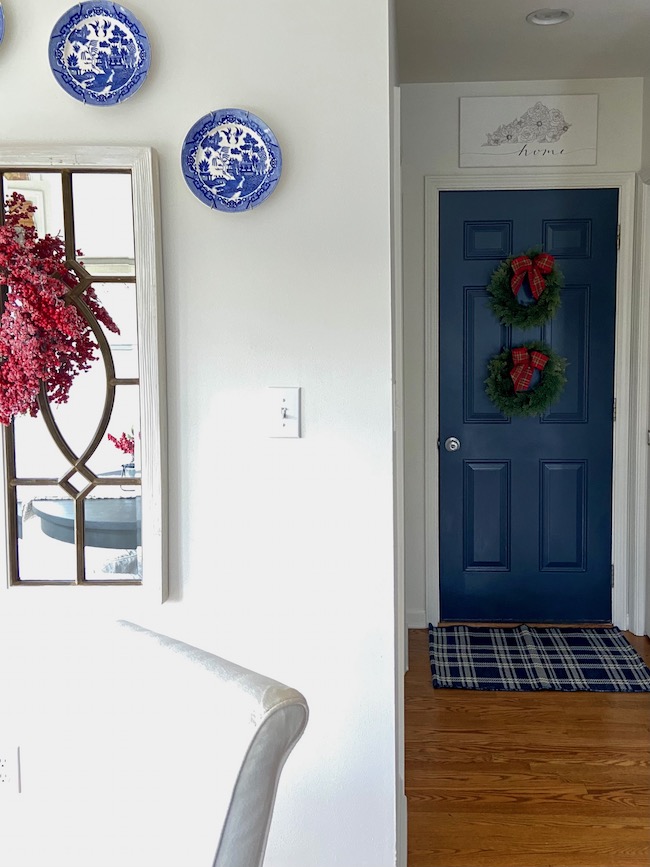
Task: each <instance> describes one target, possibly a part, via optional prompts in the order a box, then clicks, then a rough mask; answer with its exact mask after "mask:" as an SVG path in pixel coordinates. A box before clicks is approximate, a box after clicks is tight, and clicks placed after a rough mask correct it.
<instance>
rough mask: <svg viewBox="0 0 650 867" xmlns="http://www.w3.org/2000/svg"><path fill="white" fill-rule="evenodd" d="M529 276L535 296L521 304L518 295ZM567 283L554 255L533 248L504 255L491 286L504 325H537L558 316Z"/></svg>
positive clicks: (521, 326)
mask: <svg viewBox="0 0 650 867" xmlns="http://www.w3.org/2000/svg"><path fill="white" fill-rule="evenodd" d="M526 278H527V279H528V285H529V286H530V291H531V294H532V296H533V298H534V299H535V300H534V302H532V303H530V304H521V303H520V302H519V300H518V298H517V295H518V293H519V290H520V289H521V286H522V284H523V282H524V279H526ZM563 285H564V278H563V276H562V273H561V272H560V270H559V269H558V267H557V265H556V264H555V259H554V257H553V256H551V254H550V253H542V252H540V250H539V249H538V248H533V249H531V250H527V251H526V252H525V253H522V254H521V255H519V256H509V257H508V258H507V259H504V260H503V262H501V264H500V265H499V266H498V268H497V269H496V270H495V271H494V273H493V274H492V278H491V280H490V283H489V285H488V287H487V290H488V292H489V293H490V295H491V296H492V297H491V298H490V306H491V308H492V311H493V312H494V314H495V316H496V317H497V319H498V320H499V322H501V324H502V325H514V326H515V327H516V328H533V327H535V326H536V325H543V324H544V323H545V322H548V321H549V319H552V318H553V317H554V316H555V314H556V313H557V311H558V309H559V307H560V303H561V299H560V290H561V288H562V286H563Z"/></svg>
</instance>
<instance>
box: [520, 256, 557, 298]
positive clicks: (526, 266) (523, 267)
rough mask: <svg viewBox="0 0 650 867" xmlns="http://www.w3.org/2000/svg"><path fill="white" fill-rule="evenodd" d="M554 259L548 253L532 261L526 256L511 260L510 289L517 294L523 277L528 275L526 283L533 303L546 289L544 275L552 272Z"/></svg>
mask: <svg viewBox="0 0 650 867" xmlns="http://www.w3.org/2000/svg"><path fill="white" fill-rule="evenodd" d="M554 261H555V259H554V258H553V256H551V254H550V253H540V254H539V255H538V256H535V257H534V258H533V259H529V258H528V256H517V258H516V259H513V260H512V263H511V264H512V277H511V278H510V287H511V289H512V291H513V293H514V294H515V295H516V294H517V292H519V289H520V287H521V284H522V283H523V282H524V277H525V276H526V274H528V283H529V285H530V291H531V292H532V293H533V298H534V299H535V301H537V299H538V298H539V296H540V295H541V294H542V292H543V291H544V289H545V288H546V281H545V280H544V276H543V275H544V274H550V273H551V271H552V270H553V262H554Z"/></svg>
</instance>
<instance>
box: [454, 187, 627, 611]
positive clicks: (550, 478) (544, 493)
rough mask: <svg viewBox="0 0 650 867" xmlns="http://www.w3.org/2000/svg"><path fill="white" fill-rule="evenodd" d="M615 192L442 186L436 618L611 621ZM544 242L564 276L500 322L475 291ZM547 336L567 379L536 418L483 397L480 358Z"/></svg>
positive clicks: (484, 370)
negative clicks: (452, 446)
mask: <svg viewBox="0 0 650 867" xmlns="http://www.w3.org/2000/svg"><path fill="white" fill-rule="evenodd" d="M617 215H618V192H617V191H616V190H534V191H530V190H518V191H514V192H513V191H480V192H469V191H463V192H443V193H441V194H440V251H441V252H440V441H441V443H444V441H445V440H446V439H447V437H451V436H454V437H458V439H460V441H461V448H460V450H458V451H454V452H448V451H446V450H445V449H444V448H441V451H440V492H439V493H440V591H441V618H442V619H443V620H472V621H473V620H477V621H481V620H482V621H523V620H526V621H528V622H580V621H602V622H606V621H608V620H610V618H611V589H610V563H611V481H612V398H613V373H614V322H615V298H616V228H617V222H618V220H617ZM535 246H538V247H541V248H543V249H544V250H546V251H547V252H550V253H552V254H553V255H554V256H555V257H556V262H557V266H558V267H559V268H560V270H561V271H562V273H563V274H564V278H565V288H564V289H563V291H562V306H561V308H560V310H559V312H558V314H557V316H556V317H555V319H553V320H552V321H551V322H549V323H547V324H546V325H544V326H541V327H537V328H533V329H529V330H526V331H522V330H520V329H517V328H510V327H504V326H502V325H500V323H499V322H498V321H497V319H496V318H495V316H494V315H493V313H492V311H491V309H490V307H489V295H488V293H487V290H486V286H487V284H488V283H489V280H490V277H491V275H492V273H493V271H494V269H495V268H496V267H497V265H498V264H499V263H500V262H501V261H502V259H504V258H505V257H506V256H508V255H510V254H511V253H514V254H517V253H521V252H523V251H525V250H527V249H529V248H531V247H535ZM527 340H544V341H546V342H547V343H549V344H550V345H551V346H552V347H553V349H554V350H555V351H556V352H557V353H558V354H560V355H562V356H564V357H566V358H567V360H568V367H567V377H568V382H567V385H566V387H565V390H564V392H563V394H562V395H561V397H560V398H559V399H558V401H557V402H556V403H555V404H554V405H553V406H552V407H551V408H550V410H549V411H548V412H547V414H546V415H545V416H544V417H541V418H513V419H508V418H505V417H504V416H502V415H501V413H500V412H499V411H498V410H497V409H496V408H495V407H494V406H493V404H492V403H491V402H490V400H489V399H488V397H487V395H486V394H485V378H486V376H487V364H488V361H489V359H490V358H491V357H492V356H493V355H495V354H496V353H498V352H499V351H501V349H502V348H503V347H504V346H518V345H521V344H525V342H526V341H527Z"/></svg>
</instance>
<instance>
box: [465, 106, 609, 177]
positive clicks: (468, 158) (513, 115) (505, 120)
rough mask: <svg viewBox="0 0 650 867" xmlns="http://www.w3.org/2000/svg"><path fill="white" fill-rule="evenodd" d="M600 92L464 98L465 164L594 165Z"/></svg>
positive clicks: (472, 165) (473, 165)
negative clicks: (568, 94)
mask: <svg viewBox="0 0 650 867" xmlns="http://www.w3.org/2000/svg"><path fill="white" fill-rule="evenodd" d="M597 142H598V96H597V95H596V94H579V95H573V96H476V97H474V96H470V97H461V98H460V148H459V165H460V166H461V167H479V166H491V167H499V166H524V167H527V166H593V165H595V164H596V156H597Z"/></svg>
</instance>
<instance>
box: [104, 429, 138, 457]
mask: <svg viewBox="0 0 650 867" xmlns="http://www.w3.org/2000/svg"><path fill="white" fill-rule="evenodd" d="M107 436H108V439H109V440H110V441H111V442H112V443H113V444H114V445H115V447H116V448H118V449H119V450H120V451H122V452H124V454H125V455H132V454H133V452H134V451H135V437H134V436H133V434H128V433H125V432H124V431H122V433H121V435H120V436H119V437H114V436H113V434H107Z"/></svg>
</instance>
